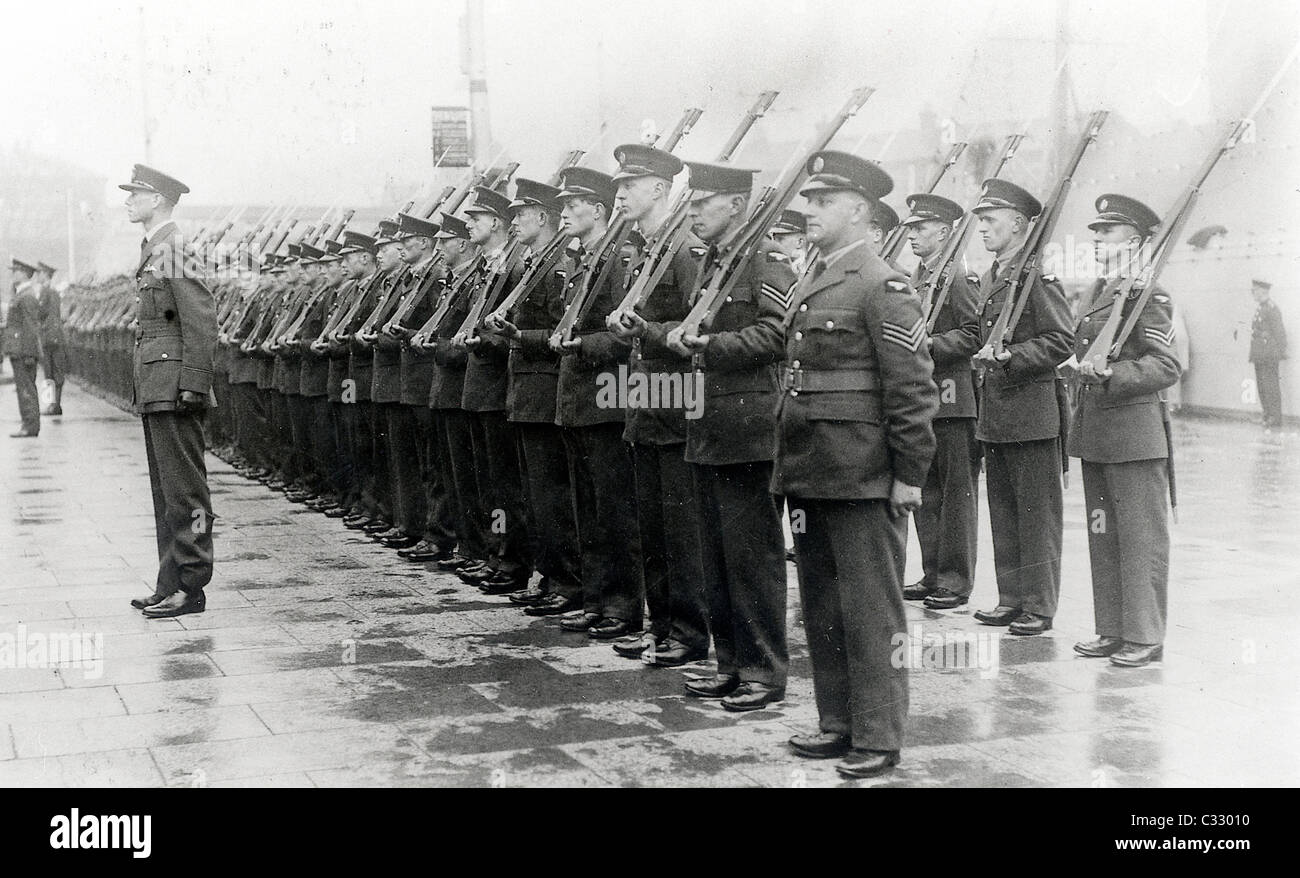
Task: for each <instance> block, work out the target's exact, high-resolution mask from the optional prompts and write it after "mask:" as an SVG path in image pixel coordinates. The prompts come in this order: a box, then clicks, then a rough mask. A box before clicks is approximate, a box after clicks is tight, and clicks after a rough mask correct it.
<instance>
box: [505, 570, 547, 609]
mask: <svg viewBox="0 0 1300 878" xmlns="http://www.w3.org/2000/svg"><path fill="white" fill-rule="evenodd" d="M545 582H546V577H545V576H543V577H542V578H541V579H539V580H537V582H536V583H534V584H533V585H530V586H528V588H526V589H524V590H523V591H521V592H519V593H517V594H512V595H511V596H510V603H512V604H518V605H519V606H521V607H531V606H533V604H538V603H541V601H542V599H543V598H545V597H546V596H547V595H548V594H550V591H548V590H547V589H545V588H542V584H543V583H545Z"/></svg>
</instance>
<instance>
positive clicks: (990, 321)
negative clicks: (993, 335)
mask: <svg viewBox="0 0 1300 878" xmlns="http://www.w3.org/2000/svg"><path fill="white" fill-rule="evenodd" d="M985 325H986V326H992V325H993V321H992V320H989V321H987V322H986V323H985Z"/></svg>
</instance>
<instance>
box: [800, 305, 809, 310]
mask: <svg viewBox="0 0 1300 878" xmlns="http://www.w3.org/2000/svg"><path fill="white" fill-rule="evenodd" d="M799 310H800V311H807V310H808V306H807V305H800V306H799Z"/></svg>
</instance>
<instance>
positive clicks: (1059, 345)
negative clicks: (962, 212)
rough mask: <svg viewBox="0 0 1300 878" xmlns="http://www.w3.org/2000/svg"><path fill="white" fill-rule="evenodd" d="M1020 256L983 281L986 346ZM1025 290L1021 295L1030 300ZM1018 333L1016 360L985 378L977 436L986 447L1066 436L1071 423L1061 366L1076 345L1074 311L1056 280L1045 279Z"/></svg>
mask: <svg viewBox="0 0 1300 878" xmlns="http://www.w3.org/2000/svg"><path fill="white" fill-rule="evenodd" d="M1015 261H1016V260H1015V257H1014V256H1013V257H1011V258H1009V259H1005V260H1003V264H1002V265H1001V266H1000V267H999V270H998V276H997V277H994V276H993V273H992V269H990V270H989V271H988V272H986V273H985V274H984V276H983V277H982V278H980V288H979V296H980V324H979V326H980V345H981V346H983V345H984V344H986V343H987V342H988V339H989V333H990V332H991V331H992V329H993V324H994V323H996V322H997V319H998V315H999V314H1000V313H1001V312H1002V306H1003V305H1004V304H1005V303H1006V300H1007V291H1008V290H1009V289H1010V286H1011V273H1012V271H1013V270H1014V268H1015V266H1014V263H1015ZM1024 293H1025V291H1024V290H1021V291H1020V293H1019V294H1018V295H1024ZM1028 294H1029V300H1028V301H1027V302H1026V303H1025V310H1024V312H1023V313H1022V314H1021V317H1020V322H1019V323H1017V324H1016V331H1015V332H1014V333H1013V334H1012V337H1011V340H1010V341H1009V342H1008V343H1007V344H1006V350H1007V351H1008V352H1010V354H1011V359H1010V360H1007V362H1006V363H1005V364H1002V365H996V366H990V367H989V368H988V369H987V370H986V371H985V373H984V385H983V389H984V393H983V396H982V397H981V399H980V411H979V421H978V423H977V424H976V427H975V436H976V438H977V439H979V440H981V441H983V442H1032V441H1035V440H1039V439H1052V438H1055V437H1057V436H1061V435H1062V433H1063V432H1064V429H1065V427H1066V426H1067V425H1066V424H1063V423H1062V412H1061V409H1060V406H1059V403H1058V397H1057V386H1056V384H1057V377H1056V367H1057V366H1058V365H1060V364H1061V363H1063V362H1065V361H1066V360H1067V359H1069V356H1070V352H1071V350H1072V347H1073V344H1074V331H1073V330H1072V329H1071V326H1072V322H1071V320H1070V307H1069V305H1068V304H1067V303H1066V301H1065V291H1064V290H1062V289H1061V285H1060V284H1059V283H1057V282H1056V280H1055V279H1050V278H1047V277H1044V278H1041V279H1040V280H1039V281H1038V282H1037V283H1035V284H1034V285H1033V287H1032V288H1031V289H1030V290H1029V291H1028Z"/></svg>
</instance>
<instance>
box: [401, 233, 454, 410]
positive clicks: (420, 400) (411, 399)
mask: <svg viewBox="0 0 1300 878" xmlns="http://www.w3.org/2000/svg"><path fill="white" fill-rule="evenodd" d="M446 274H447V269H446V266H445V265H443V263H442V260H441V259H438V258H433V259H430V260H429V261H428V262H426V263H425V264H424V265H422V266H419V267H418V268H413V269H412V270H411V279H410V282H409V283H408V284H407V287H406V292H404V293H403V294H402V299H405V298H406V297H407V296H416V295H419V293H420V289H421V287H427V289H425V291H424V296H423V297H422V298H421V299H420V301H419V303H418V304H417V305H416V306H415V307H413V308H412V309H411V311H410V313H409V314H407V315H406V319H405V320H403V321H402V324H401V325H402V327H403V328H409V329H417V330H418V329H419V328H420V327H421V326H423V325H424V322H425V321H426V320H428V319H429V318H430V317H432V316H433V307H434V303H436V302H437V301H438V294H439V292H440V291H441V290H442V281H443V278H444V277H446ZM398 307H399V308H400V307H401V303H399V304H398ZM399 375H400V377H401V386H402V389H401V402H402V404H403V405H418V406H424V407H427V406H428V405H429V386H430V385H431V384H432V383H433V352H432V351H426V350H422V349H420V348H413V347H411V346H410V345H409V344H406V343H405V342H403V343H402V363H401V368H400V370H399Z"/></svg>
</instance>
